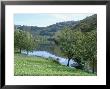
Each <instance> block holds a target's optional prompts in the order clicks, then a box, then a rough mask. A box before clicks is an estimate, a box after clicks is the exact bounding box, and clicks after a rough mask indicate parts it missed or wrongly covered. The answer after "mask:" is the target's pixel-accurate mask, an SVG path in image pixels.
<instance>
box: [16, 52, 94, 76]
mask: <svg viewBox="0 0 110 89" xmlns="http://www.w3.org/2000/svg"><path fill="white" fill-rule="evenodd" d="M14 75H15V76H96V75H95V74H92V73H88V72H85V71H84V70H80V69H75V68H70V67H68V66H64V65H61V64H59V63H58V62H57V61H54V60H52V59H51V58H42V57H37V56H27V55H23V54H18V53H15V54H14Z"/></svg>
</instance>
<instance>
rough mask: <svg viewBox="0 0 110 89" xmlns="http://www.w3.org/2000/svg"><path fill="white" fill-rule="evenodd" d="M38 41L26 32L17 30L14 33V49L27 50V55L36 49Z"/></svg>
mask: <svg viewBox="0 0 110 89" xmlns="http://www.w3.org/2000/svg"><path fill="white" fill-rule="evenodd" d="M36 43H37V42H36V40H35V39H34V37H33V36H32V35H31V34H30V33H29V32H26V31H22V30H18V29H17V30H15V32H14V47H15V49H20V53H21V50H26V51H27V54H28V52H29V51H31V50H34V49H35V48H36Z"/></svg>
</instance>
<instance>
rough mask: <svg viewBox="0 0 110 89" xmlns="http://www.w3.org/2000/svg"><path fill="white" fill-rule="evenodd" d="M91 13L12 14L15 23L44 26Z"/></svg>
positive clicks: (82, 17)
mask: <svg viewBox="0 0 110 89" xmlns="http://www.w3.org/2000/svg"><path fill="white" fill-rule="evenodd" d="M91 15H93V14H92V13H84V14H71V13H65V14H64V13H61V14H59V13H55V14H54V13H52V14H50V13H38V14H30V13H29V14H28V13H26V14H22V13H21V14H20V13H19V14H14V24H15V25H27V26H38V27H46V26H49V25H52V24H55V23H58V22H64V21H79V20H82V19H84V18H86V17H87V16H91Z"/></svg>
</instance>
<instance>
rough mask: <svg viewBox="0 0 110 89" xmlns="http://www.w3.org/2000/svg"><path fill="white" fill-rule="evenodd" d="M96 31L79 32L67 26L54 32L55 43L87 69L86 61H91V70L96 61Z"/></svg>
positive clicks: (70, 57)
mask: <svg viewBox="0 0 110 89" xmlns="http://www.w3.org/2000/svg"><path fill="white" fill-rule="evenodd" d="M96 36H97V35H96V31H95V30H93V31H91V32H81V31H74V30H71V29H68V28H65V29H64V30H62V31H60V32H58V33H56V36H55V43H56V44H57V45H58V46H59V47H60V49H61V51H62V52H63V53H64V55H65V56H66V57H67V58H68V63H69V60H70V59H75V61H77V62H78V63H80V64H81V65H82V63H84V67H85V66H86V68H85V69H87V68H88V67H87V65H88V64H87V63H88V62H92V64H93V65H92V67H93V72H94V66H95V62H96V50H97V48H96V47H97V37H96ZM68 65H69V64H67V66H68Z"/></svg>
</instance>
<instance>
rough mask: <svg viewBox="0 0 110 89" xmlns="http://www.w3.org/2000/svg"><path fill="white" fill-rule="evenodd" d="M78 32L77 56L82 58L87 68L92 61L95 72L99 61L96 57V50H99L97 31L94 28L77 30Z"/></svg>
mask: <svg viewBox="0 0 110 89" xmlns="http://www.w3.org/2000/svg"><path fill="white" fill-rule="evenodd" d="M77 33H78V34H77V42H76V52H75V53H76V54H75V56H77V57H79V58H80V59H82V61H83V62H84V63H85V66H86V69H87V65H88V66H90V63H92V72H93V73H94V71H95V64H96V61H97V58H96V52H97V35H96V31H95V30H93V31H91V32H77ZM75 34H76V33H75ZM79 34H80V35H79Z"/></svg>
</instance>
